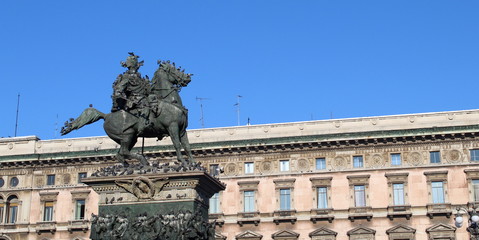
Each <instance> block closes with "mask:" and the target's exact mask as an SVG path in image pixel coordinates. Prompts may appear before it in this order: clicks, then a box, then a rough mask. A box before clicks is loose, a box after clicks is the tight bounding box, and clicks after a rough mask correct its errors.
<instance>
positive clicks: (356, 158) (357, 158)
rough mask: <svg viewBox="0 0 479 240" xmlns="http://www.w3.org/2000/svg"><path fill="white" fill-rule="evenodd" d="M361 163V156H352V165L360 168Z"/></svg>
mask: <svg viewBox="0 0 479 240" xmlns="http://www.w3.org/2000/svg"><path fill="white" fill-rule="evenodd" d="M363 166H364V164H363V156H354V157H353V167H354V168H362V167H363Z"/></svg>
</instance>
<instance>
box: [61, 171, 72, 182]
mask: <svg viewBox="0 0 479 240" xmlns="http://www.w3.org/2000/svg"><path fill="white" fill-rule="evenodd" d="M62 180H63V184H65V185H67V184H70V181H71V175H70V174H68V173H65V174H63V178H62Z"/></svg>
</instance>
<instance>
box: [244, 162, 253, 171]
mask: <svg viewBox="0 0 479 240" xmlns="http://www.w3.org/2000/svg"><path fill="white" fill-rule="evenodd" d="M244 174H254V162H245V163H244Z"/></svg>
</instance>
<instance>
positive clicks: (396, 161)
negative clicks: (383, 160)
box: [390, 153, 402, 167]
mask: <svg viewBox="0 0 479 240" xmlns="http://www.w3.org/2000/svg"><path fill="white" fill-rule="evenodd" d="M390 157H391V166H393V167H397V166H401V165H402V158H401V153H391V154H390Z"/></svg>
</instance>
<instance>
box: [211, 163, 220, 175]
mask: <svg viewBox="0 0 479 240" xmlns="http://www.w3.org/2000/svg"><path fill="white" fill-rule="evenodd" d="M209 174H210V175H211V176H218V175H220V165H219V164H210V165H209Z"/></svg>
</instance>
